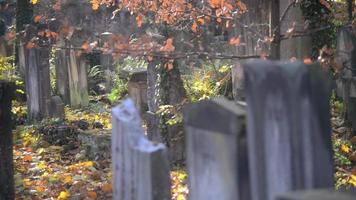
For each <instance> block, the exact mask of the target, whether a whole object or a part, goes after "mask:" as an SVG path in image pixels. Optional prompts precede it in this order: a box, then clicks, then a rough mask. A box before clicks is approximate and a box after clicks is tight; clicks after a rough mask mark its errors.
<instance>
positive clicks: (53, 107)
mask: <svg viewBox="0 0 356 200" xmlns="http://www.w3.org/2000/svg"><path fill="white" fill-rule="evenodd" d="M49 116H50V117H52V118H59V119H64V103H63V101H62V99H61V98H60V97H59V96H53V97H51V99H50V105H49Z"/></svg>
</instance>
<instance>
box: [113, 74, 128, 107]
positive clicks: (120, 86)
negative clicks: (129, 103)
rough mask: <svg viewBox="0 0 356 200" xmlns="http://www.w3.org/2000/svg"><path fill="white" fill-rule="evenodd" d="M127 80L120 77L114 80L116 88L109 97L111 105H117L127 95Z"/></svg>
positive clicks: (114, 87)
mask: <svg viewBox="0 0 356 200" xmlns="http://www.w3.org/2000/svg"><path fill="white" fill-rule="evenodd" d="M127 90H128V88H127V80H126V79H121V78H119V77H115V78H114V86H113V88H112V89H111V92H110V93H109V95H108V98H109V100H110V102H111V103H115V102H117V101H118V100H120V99H122V98H123V97H124V96H125V95H126V94H127V92H128V91H127Z"/></svg>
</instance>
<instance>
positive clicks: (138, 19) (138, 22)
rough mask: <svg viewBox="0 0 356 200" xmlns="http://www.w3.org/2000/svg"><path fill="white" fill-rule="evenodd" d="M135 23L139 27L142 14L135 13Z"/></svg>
mask: <svg viewBox="0 0 356 200" xmlns="http://www.w3.org/2000/svg"><path fill="white" fill-rule="evenodd" d="M136 23H137V26H138V27H139V28H140V27H141V26H142V15H137V17H136Z"/></svg>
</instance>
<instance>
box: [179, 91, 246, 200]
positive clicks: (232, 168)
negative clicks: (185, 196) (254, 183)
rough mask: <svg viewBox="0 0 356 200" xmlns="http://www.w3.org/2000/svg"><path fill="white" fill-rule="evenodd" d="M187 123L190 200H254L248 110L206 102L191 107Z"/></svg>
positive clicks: (222, 102)
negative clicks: (246, 117)
mask: <svg viewBox="0 0 356 200" xmlns="http://www.w3.org/2000/svg"><path fill="white" fill-rule="evenodd" d="M184 121H185V129H186V135H185V137H186V145H187V146H186V148H187V166H188V173H189V176H188V178H189V187H190V188H189V196H190V199H192V200H209V199H211V200H216V199H224V200H247V199H250V185H249V172H248V170H249V169H248V159H247V152H246V150H247V147H246V145H247V144H246V131H245V123H246V122H245V109H244V107H242V106H238V105H237V104H235V103H234V102H230V101H228V100H226V99H224V98H221V99H214V100H205V101H201V102H198V103H195V104H192V105H190V106H188V107H187V108H186V109H185V112H184Z"/></svg>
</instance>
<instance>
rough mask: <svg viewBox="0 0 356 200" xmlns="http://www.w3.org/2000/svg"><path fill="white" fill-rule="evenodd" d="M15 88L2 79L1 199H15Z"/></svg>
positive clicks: (0, 134) (0, 104) (0, 120)
mask: <svg viewBox="0 0 356 200" xmlns="http://www.w3.org/2000/svg"><path fill="white" fill-rule="evenodd" d="M14 90H15V88H14V86H13V85H12V84H10V83H8V82H5V81H1V80H0V158H1V159H0V185H1V186H0V199H9V200H11V199H15V189H14V169H13V168H14V167H13V153H12V143H13V142H12V132H11V129H12V124H11V123H12V120H11V100H12V98H13V96H12V95H13V92H14Z"/></svg>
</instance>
